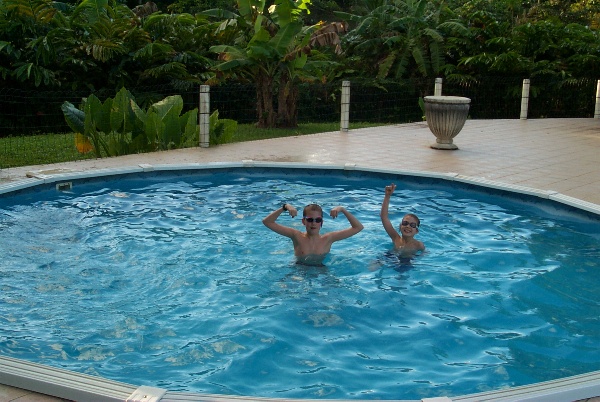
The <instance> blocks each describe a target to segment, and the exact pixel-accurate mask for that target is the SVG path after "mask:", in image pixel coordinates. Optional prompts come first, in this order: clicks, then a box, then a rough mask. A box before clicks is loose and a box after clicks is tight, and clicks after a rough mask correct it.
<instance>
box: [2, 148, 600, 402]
mask: <svg viewBox="0 0 600 402" xmlns="http://www.w3.org/2000/svg"><path fill="white" fill-rule="evenodd" d="M239 168H269V169H275V170H276V171H281V169H303V170H333V171H339V172H344V171H358V172H365V173H366V172H368V173H377V174H389V175H395V176H407V177H416V178H419V177H421V178H429V179H437V180H445V181H453V182H456V183H461V184H462V185H464V186H466V187H471V186H473V187H475V188H478V189H480V190H481V189H485V190H486V191H487V190H493V191H494V192H497V193H499V194H502V193H504V194H511V193H512V194H513V195H519V196H520V197H526V198H528V199H533V200H535V199H536V198H538V199H540V200H547V201H549V202H551V203H558V204H562V206H565V207H566V209H570V210H577V211H582V212H584V213H585V215H592V216H594V217H600V205H596V204H593V203H590V202H586V201H582V200H579V199H576V198H573V197H569V196H565V195H563V194H560V193H558V192H554V191H544V190H538V189H534V188H530V187H522V186H515V185H507V184H503V183H499V182H494V181H489V180H483V179H476V178H472V177H468V176H462V175H459V174H455V173H431V172H421V171H397V170H381V169H372V168H361V167H359V166H357V165H355V164H346V165H341V166H339V165H322V164H305V163H273V162H256V161H252V160H245V161H242V162H241V163H209V164H196V163H191V164H179V165H170V164H169V165H149V164H141V165H138V166H134V167H125V168H118V169H101V170H93V171H92V170H90V171H84V172H72V171H38V172H29V173H28V174H27V176H28V178H27V179H24V180H21V181H16V182H11V183H8V184H3V185H0V197H8V196H11V195H14V194H18V193H21V192H28V191H36V189H43V190H46V189H49V188H52V187H55V188H56V190H57V191H62V190H68V189H69V188H70V186H71V185H72V184H73V183H77V181H87V180H98V179H100V178H111V179H115V178H118V176H125V175H131V174H144V173H152V172H155V173H158V172H165V173H168V172H171V173H176V172H178V171H179V172H182V171H202V170H210V169H213V170H214V169H239ZM0 383H1V384H5V385H9V386H13V387H18V388H22V389H26V390H29V391H33V392H38V393H42V394H46V395H52V396H56V397H59V398H64V399H69V400H74V401H146V402H150V401H161V402H176V401H286V400H287V401H289V400H291V399H273V398H257V397H242V396H230V395H203V394H202V395H201V394H192V393H180V392H169V391H168V390H165V389H160V388H155V387H150V386H144V385H140V386H138V385H131V384H125V383H121V382H117V381H112V380H108V379H104V378H101V377H94V376H90V375H85V374H80V373H76V372H72V371H68V370H64V369H59V368H54V367H50V366H45V365H41V364H37V363H30V362H27V361H24V360H19V359H13V358H9V357H4V356H0ZM595 396H600V371H594V372H590V373H586V374H581V375H577V376H572V377H565V378H561V379H558V380H553V381H547V382H540V383H536V384H532V385H528V386H521V387H515V388H507V389H500V390H495V391H490V392H485V393H478V394H471V395H465V396H458V397H453V398H448V397H438V398H426V399H423V400H422V401H425V402H441V401H463V402H467V401H540V400H543V401H549V402H553V401H556V402H559V401H574V400H578V399H585V398H592V397H595ZM303 401H307V400H306V399H305V400H303ZM338 401H339V400H338Z"/></svg>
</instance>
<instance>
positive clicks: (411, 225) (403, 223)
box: [402, 221, 417, 229]
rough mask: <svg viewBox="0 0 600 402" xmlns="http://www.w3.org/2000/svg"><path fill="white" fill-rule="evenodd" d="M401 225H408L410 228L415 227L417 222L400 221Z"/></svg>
mask: <svg viewBox="0 0 600 402" xmlns="http://www.w3.org/2000/svg"><path fill="white" fill-rule="evenodd" d="M402 226H410V227H411V228H413V229H414V228H416V227H417V224H416V223H414V222H409V221H402Z"/></svg>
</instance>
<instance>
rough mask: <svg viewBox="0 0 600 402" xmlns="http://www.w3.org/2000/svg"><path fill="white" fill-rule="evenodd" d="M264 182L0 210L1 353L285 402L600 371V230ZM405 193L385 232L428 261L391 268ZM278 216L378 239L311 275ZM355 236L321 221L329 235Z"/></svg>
mask: <svg viewBox="0 0 600 402" xmlns="http://www.w3.org/2000/svg"><path fill="white" fill-rule="evenodd" d="M256 171H257V173H256V174H252V175H250V174H249V173H248V171H243V170H240V171H231V172H228V173H220V172H217V171H211V172H207V173H205V174H202V173H194V174H189V175H187V174H185V173H183V172H181V173H179V174H177V175H162V176H153V177H151V178H147V179H143V180H142V179H141V178H139V177H137V178H135V177H134V178H131V179H120V180H118V181H96V182H89V183H77V182H74V184H73V188H72V190H71V191H70V192H56V191H46V192H25V193H24V194H20V195H18V196H14V197H5V198H0V238H1V239H2V241H1V242H0V255H1V256H2V259H1V260H0V278H1V282H0V288H1V292H0V323H1V325H0V353H2V354H4V355H8V356H11V357H16V358H20V359H26V360H31V361H36V362H41V363H44V364H48V365H52V366H57V367H62V368H67V369H70V370H74V371H79V372H83V373H88V374H93V375H99V376H103V377H106V378H110V379H113V380H117V381H122V382H126V383H131V384H136V385H151V386H158V387H163V388H167V389H169V390H173V391H186V392H202V393H224V394H235V395H250V396H265V397H281V398H324V399H325V398H329V399H332V398H333V399H335V398H338V399H340V398H346V399H353V398H355V399H418V398H425V397H434V396H440V395H446V396H452V395H462V394H468V393H474V392H480V391H486V390H490V389H498V388H502V387H508V386H517V385H524V384H529V383H533V382H538V381H545V380H551V379H556V378H560V377H564V376H569V375H575V374H580V373H584V372H587V371H592V370H598V369H600V358H599V357H598V356H600V353H599V351H600V347H599V346H598V345H600V319H599V317H600V280H599V279H598V278H599V277H598V273H599V270H600V266H599V265H600V230H599V228H600V221H599V220H598V219H596V220H594V219H592V218H590V217H589V216H584V215H583V214H581V215H580V214H576V213H574V212H566V211H560V210H559V209H555V208H554V207H552V206H551V205H549V204H543V205H542V204H536V203H533V202H525V201H523V202H522V201H516V200H513V201H510V200H503V199H502V198H501V197H499V196H497V195H494V194H487V195H486V194H484V193H483V192H471V193H469V192H467V191H465V190H461V189H456V188H451V187H449V186H448V185H446V184H444V183H439V182H436V181H434V180H428V179H421V180H417V179H411V178H407V177H392V176H389V175H388V176H384V175H375V174H361V173H358V172H355V173H354V174H348V173H346V174H344V175H339V174H335V175H333V176H327V175H325V174H321V173H319V172H317V173H314V174H309V173H307V172H306V171H297V172H293V173H294V174H284V173H281V171H278V172H277V174H273V173H272V172H269V171H259V170H258V169H257V170H256ZM391 181H395V182H396V184H397V185H398V188H397V189H396V192H395V193H394V195H393V197H392V201H391V207H390V217H391V219H392V222H393V223H394V225H396V226H397V225H398V224H399V222H400V220H401V218H402V216H403V215H404V214H405V213H408V212H413V213H417V214H418V215H419V217H420V218H421V223H422V224H421V229H420V233H419V234H418V235H417V238H418V239H420V240H422V241H423V242H425V244H426V246H427V251H426V252H425V253H424V254H423V255H421V256H417V257H415V258H412V259H399V258H398V257H397V256H395V255H394V254H393V253H389V251H390V248H391V241H390V239H389V237H388V236H387V234H386V233H385V231H384V229H383V227H382V225H381V222H380V220H379V209H380V206H381V200H382V198H383V188H384V187H385V185H386V184H389V182H391ZM283 202H289V203H292V204H294V205H295V206H296V207H298V208H300V207H303V206H304V205H305V204H308V203H311V202H317V203H319V204H321V205H322V206H323V208H324V210H326V211H328V210H329V209H331V208H332V207H334V206H336V205H343V206H345V207H347V208H348V210H350V211H351V212H352V213H354V214H355V215H356V217H357V218H358V219H359V220H360V221H361V222H362V223H363V224H364V226H365V229H364V230H363V231H362V232H361V233H359V234H358V235H356V236H354V237H352V238H350V239H347V240H344V241H342V242H339V243H335V244H334V245H333V247H332V252H331V253H330V255H329V256H328V257H327V259H326V260H325V266H324V267H306V266H299V265H296V264H295V263H294V258H293V247H292V244H291V241H290V240H288V239H286V238H283V237H280V236H278V235H276V234H275V233H273V232H271V231H269V230H268V229H267V228H265V227H264V225H263V224H262V222H261V220H262V218H263V217H265V216H266V215H267V214H268V213H270V212H271V211H272V210H274V209H275V208H277V207H279V206H280V205H281V204H282V203H283ZM278 222H280V223H282V224H286V225H290V226H293V227H296V228H298V229H301V230H302V229H303V227H302V226H301V222H300V220H299V219H298V218H295V219H292V218H290V217H289V216H287V215H282V216H281V217H280V218H279V220H278ZM347 226H348V223H347V220H346V219H345V218H344V217H340V218H338V219H336V220H332V219H331V218H328V217H327V218H326V219H325V222H324V225H323V232H326V231H331V230H338V229H342V228H345V227H347ZM24 317H26V318H24Z"/></svg>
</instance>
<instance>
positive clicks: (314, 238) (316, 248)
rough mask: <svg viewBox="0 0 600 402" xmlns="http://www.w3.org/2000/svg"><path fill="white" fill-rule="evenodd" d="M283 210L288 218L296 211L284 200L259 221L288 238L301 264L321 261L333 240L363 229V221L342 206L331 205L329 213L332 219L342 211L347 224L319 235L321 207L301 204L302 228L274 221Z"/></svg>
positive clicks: (321, 218)
mask: <svg viewBox="0 0 600 402" xmlns="http://www.w3.org/2000/svg"><path fill="white" fill-rule="evenodd" d="M286 211H287V212H288V213H289V214H290V216H291V217H292V218H293V217H295V216H297V215H298V211H297V210H296V208H294V206H293V205H292V204H288V203H285V204H283V205H282V206H281V207H279V208H277V209H276V210H275V211H273V212H271V213H270V214H269V215H268V216H267V217H266V218H264V219H263V221H262V222H263V224H264V225H265V226H266V227H268V228H269V229H271V230H272V231H274V232H275V233H277V234H280V235H282V236H286V237H289V238H290V239H292V243H293V244H294V254H295V255H296V258H297V261H298V263H302V264H308V265H321V264H322V262H323V259H324V258H325V257H326V256H327V254H328V253H329V251H330V250H331V245H332V244H333V243H334V242H336V241H338V240H343V239H347V238H348V237H350V236H354V235H355V234H357V233H358V232H360V231H361V230H363V225H362V224H361V223H360V222H359V220H358V219H356V217H355V216H354V215H352V214H351V213H350V212H348V211H347V210H346V208H344V207H342V206H337V207H335V208H333V209H332V210H331V211H330V212H329V215H330V216H331V217H332V218H333V219H335V218H337V217H338V215H339V214H340V213H341V214H343V215H344V216H345V217H346V219H348V222H349V223H350V227H349V228H347V229H342V230H338V231H335V232H329V233H325V234H323V235H321V233H320V231H321V227H323V209H322V208H321V207H320V206H319V205H317V204H310V205H307V206H306V207H304V210H303V213H302V224H304V227H305V228H306V231H305V232H301V231H300V230H297V229H294V228H291V227H288V226H283V225H280V224H279V223H277V222H276V220H277V218H279V215H281V214H282V213H283V212H286Z"/></svg>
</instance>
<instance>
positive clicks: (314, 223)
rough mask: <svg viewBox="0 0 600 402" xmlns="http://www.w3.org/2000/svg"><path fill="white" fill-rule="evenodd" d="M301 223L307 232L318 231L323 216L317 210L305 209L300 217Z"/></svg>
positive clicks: (321, 224)
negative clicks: (304, 213)
mask: <svg viewBox="0 0 600 402" xmlns="http://www.w3.org/2000/svg"><path fill="white" fill-rule="evenodd" d="M302 223H303V224H304V226H305V227H306V231H307V232H310V231H312V232H314V231H317V232H318V231H319V230H321V226H323V216H322V215H321V213H320V212H319V211H307V212H306V215H304V217H303V218H302Z"/></svg>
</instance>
